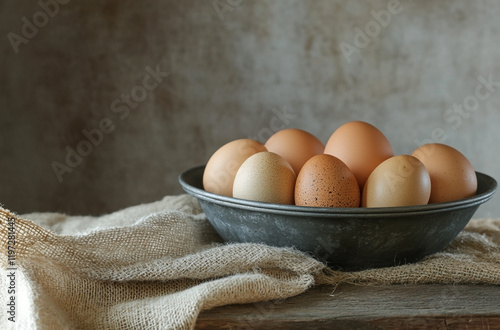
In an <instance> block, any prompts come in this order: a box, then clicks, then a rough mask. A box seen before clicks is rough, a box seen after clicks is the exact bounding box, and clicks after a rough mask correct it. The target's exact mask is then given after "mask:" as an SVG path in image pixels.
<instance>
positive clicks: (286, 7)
mask: <svg viewBox="0 0 500 330" xmlns="http://www.w3.org/2000/svg"><path fill="white" fill-rule="evenodd" d="M43 3H49V4H51V5H49V6H45V7H46V9H45V11H46V12H49V14H50V15H47V14H45V15H44V14H43V13H44V12H43V10H44V9H43V6H42V5H41V4H43ZM54 3H56V2H54V0H42V1H41V2H36V1H29V2H28V1H23V2H20V1H4V2H2V4H0V10H1V13H0V35H1V36H2V39H1V42H0V70H1V71H0V111H1V130H0V155H1V158H0V202H1V203H3V204H4V205H5V206H6V207H8V208H10V209H12V210H16V211H18V212H30V211H35V210H36V211H64V212H69V213H73V214H82V213H85V214H89V213H90V214H98V213H103V212H109V211H113V210H116V209H119V208H122V207H126V206H129V205H133V204H138V203H141V202H149V201H154V200H157V199H160V198H161V197H162V196H164V195H167V194H177V193H181V188H180V186H179V184H178V183H177V176H178V174H179V173H180V172H181V171H183V170H185V169H187V168H190V167H192V166H195V165H199V164H202V163H204V162H206V161H207V160H208V158H209V156H210V155H211V154H212V153H213V152H214V151H215V150H216V149H217V148H218V147H219V146H221V145H222V144H224V143H226V142H228V141H229V140H232V139H236V138H240V137H257V138H260V139H265V138H267V137H268V134H269V132H270V129H271V125H270V123H271V119H272V118H274V117H275V116H278V114H281V115H280V116H281V117H282V119H283V122H284V126H286V127H299V128H302V129H305V130H308V131H310V132H311V133H313V134H315V135H317V136H318V137H319V138H320V139H321V140H322V141H324V142H326V140H327V139H328V137H329V136H330V134H331V133H332V132H333V131H334V130H335V129H336V128H337V127H338V126H339V125H341V124H342V123H344V122H346V121H349V120H365V121H368V122H370V123H372V124H374V125H375V126H377V127H379V128H380V129H381V130H382V131H383V132H384V133H385V134H386V135H387V137H388V138H389V140H390V141H391V142H392V144H393V146H394V149H395V151H396V153H410V152H411V151H412V150H413V149H414V148H415V147H416V146H417V145H418V144H419V143H422V142H424V140H426V139H430V138H432V135H433V131H434V132H438V133H439V132H441V133H442V132H444V133H445V134H446V140H445V141H444V143H447V144H449V145H451V146H453V147H455V148H457V149H459V150H460V151H462V152H463V153H464V154H465V155H466V156H467V157H468V158H469V159H470V160H471V162H472V163H473V165H474V166H475V168H476V169H477V170H479V171H482V172H485V173H488V174H490V175H492V176H494V177H496V178H497V179H500V155H499V153H498V150H499V148H498V146H499V145H500V135H499V134H498V125H499V123H500V110H499V109H500V84H499V85H498V86H490V90H489V91H488V90H487V89H485V88H480V90H479V92H480V93H482V94H480V97H481V98H482V100H479V101H478V103H477V104H475V103H474V102H475V100H476V99H475V97H474V95H475V93H476V88H477V86H478V84H480V83H479V81H478V77H484V78H485V79H486V80H488V79H491V80H493V81H495V82H496V81H499V82H500V62H499V61H498V59H499V58H500V46H499V43H498V35H499V33H500V20H498V17H500V5H499V4H498V2H495V1H493V0H489V1H467V0H457V1H431V0H425V1H403V0H402V1H401V2H400V3H398V2H395V1H392V0H391V1H385V0H374V1H370V2H363V1H345V0H342V1H306V0H304V1H289V0H273V1H248V0H232V1H229V0H228V1H227V2H226V0H217V1H158V0H156V1H132V0H129V1H121V0H120V1H118V0H104V1H102V0H99V1H97V0H90V1H78V2H77V1H68V0H64V1H63V0H60V3H61V4H59V5H58V8H57V7H56V6H54ZM214 4H215V6H214ZM382 9H385V10H386V13H387V12H389V13H391V14H390V16H388V15H385V16H384V15H377V14H374V13H380V10H382ZM372 11H374V12H372ZM375 16H380V17H378V18H379V21H380V22H381V23H376V19H375ZM24 17H25V18H24ZM34 20H35V23H36V24H38V26H39V27H36V26H34V28H35V29H36V30H35V29H33V26H31V29H30V24H29V23H26V21H29V22H32V23H33V21H34ZM357 28H361V29H363V30H364V29H365V28H367V29H368V32H367V33H368V35H366V36H365V37H363V36H361V37H360V33H359V32H357V31H358V30H357ZM14 34H15V35H16V36H14ZM340 45H343V46H342V47H343V48H342V47H341V46H340ZM356 46H357V47H356ZM355 47H356V48H355ZM16 51H17V52H16ZM346 55H348V56H346ZM155 71H159V72H156V73H155ZM493 85H494V84H493ZM483 96H484V97H483ZM464 102H465V103H467V104H466V105H465V106H463V110H460V106H458V107H457V106H455V108H454V104H457V105H460V104H463V103H464ZM467 108H468V109H469V110H467ZM283 113H285V114H286V115H285V116H284V115H283ZM96 129H99V131H100V132H102V137H101V133H98V132H97V131H96ZM436 129H438V130H436ZM83 130H86V131H87V132H90V133H89V134H87V135H90V136H91V138H88V137H86V136H85V134H84V133H82V131H83ZM439 130H441V131H439ZM89 140H90V142H89ZM82 141H87V142H82ZM91 142H94V144H92V143H91ZM68 148H70V149H73V150H75V149H78V148H80V151H81V152H84V153H88V155H87V156H85V157H82V159H78V158H75V157H69V158H68V160H66V157H67V154H68V150H70V149H68ZM73 156H74V155H73ZM67 161H68V162H67ZM53 162H58V163H60V164H63V165H65V166H67V165H68V164H69V165H71V166H73V167H67V168H66V170H71V172H64V173H63V174H61V175H60V178H58V177H57V175H56V173H55V171H54V169H53V166H52V164H53ZM59 171H64V169H63V168H62V167H61V168H59ZM59 179H62V181H61V180H59ZM497 195H498V194H497ZM498 201H499V197H498V196H496V197H495V198H494V199H493V200H492V201H491V202H489V203H488V204H486V205H484V206H482V207H481V208H480V210H479V211H478V213H477V216H495V217H498V216H500V203H498Z"/></svg>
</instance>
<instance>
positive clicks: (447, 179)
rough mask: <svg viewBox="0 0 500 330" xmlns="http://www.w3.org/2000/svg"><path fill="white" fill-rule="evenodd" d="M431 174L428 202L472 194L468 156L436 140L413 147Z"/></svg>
mask: <svg viewBox="0 0 500 330" xmlns="http://www.w3.org/2000/svg"><path fill="white" fill-rule="evenodd" d="M412 156H414V157H416V158H418V159H419V160H420V161H421V162H422V163H423V164H424V165H425V168H426V169H427V171H428V172H429V176H430V177H431V197H430V200H429V203H440V202H448V201H453V200H458V199H462V198H466V197H471V196H474V195H475V194H476V190H477V177H476V172H475V171H474V168H473V167H472V165H471V163H470V162H469V160H468V159H467V158H466V157H465V156H464V155H463V154H462V153H460V151H458V150H456V149H454V148H452V147H450V146H447V145H444V144H440V143H430V144H425V145H423V146H421V147H419V148H417V149H415V151H413V153H412Z"/></svg>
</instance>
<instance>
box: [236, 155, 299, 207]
mask: <svg viewBox="0 0 500 330" xmlns="http://www.w3.org/2000/svg"><path fill="white" fill-rule="evenodd" d="M294 187H295V172H294V171H293V169H292V167H291V166H290V164H288V162H287V161H286V160H284V159H283V158H282V157H281V156H280V155H278V154H275V153H273V152H259V153H257V154H255V155H253V156H250V157H248V159H247V160H245V162H244V163H243V164H242V165H241V166H240V169H239V170H238V172H237V173H236V177H235V179H234V184H233V197H236V198H242V199H248V200H253V201H259V202H267V203H277V204H293V192H294Z"/></svg>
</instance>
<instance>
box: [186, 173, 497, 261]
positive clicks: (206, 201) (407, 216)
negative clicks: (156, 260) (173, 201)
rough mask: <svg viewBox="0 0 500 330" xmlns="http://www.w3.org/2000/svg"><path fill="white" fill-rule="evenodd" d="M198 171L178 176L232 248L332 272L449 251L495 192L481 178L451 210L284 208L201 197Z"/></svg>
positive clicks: (487, 180) (490, 183)
mask: <svg viewBox="0 0 500 330" xmlns="http://www.w3.org/2000/svg"><path fill="white" fill-rule="evenodd" d="M204 169H205V167H204V166H199V167H195V168H192V169H190V170H187V171H185V172H184V173H182V174H181V175H180V176H179V182H180V184H181V185H182V187H183V189H184V190H185V191H186V192H187V193H188V194H190V195H192V196H194V197H196V198H197V199H198V200H199V202H200V204H201V207H202V208H203V211H204V212H205V214H206V216H207V218H208V221H210V223H211V224H212V226H213V227H214V228H215V230H216V231H217V232H218V233H219V235H220V236H221V237H222V238H223V239H224V240H225V241H227V242H250V243H264V244H267V245H272V246H278V247H295V248H297V249H299V250H301V251H304V252H308V253H311V254H312V255H313V256H315V257H316V258H317V259H318V260H321V261H323V262H326V264H327V265H328V266H329V267H331V268H334V269H343V270H360V269H367V268H374V267H386V266H394V265H400V264H404V263H410V262H414V261H417V260H419V259H421V258H423V257H425V256H427V255H430V254H433V253H436V252H439V251H441V250H442V249H444V248H445V247H446V246H447V245H448V244H449V243H450V242H451V241H452V240H453V239H454V238H455V237H456V236H457V235H458V233H459V232H460V231H461V230H462V229H464V227H465V226H466V225H467V223H468V222H469V220H470V219H471V218H472V215H473V214H474V212H475V211H476V210H477V209H478V207H479V205H481V204H482V203H485V202H486V201H488V200H489V199H490V198H491V197H492V196H493V194H494V193H495V191H496V187H497V182H496V181H495V179H493V178H492V177H490V176H488V175H486V174H483V173H479V172H476V175H477V180H478V189H477V193H476V195H475V196H473V197H470V198H465V199H461V200H456V201H452V202H446V203H435V204H427V205H419V206H404V207H378V208H361V207H359V208H331V207H307V206H296V205H281V204H271V203H263V202H255V201H249V200H243V199H239V198H233V197H227V196H221V195H217V194H213V193H210V192H207V191H205V190H203V171H204Z"/></svg>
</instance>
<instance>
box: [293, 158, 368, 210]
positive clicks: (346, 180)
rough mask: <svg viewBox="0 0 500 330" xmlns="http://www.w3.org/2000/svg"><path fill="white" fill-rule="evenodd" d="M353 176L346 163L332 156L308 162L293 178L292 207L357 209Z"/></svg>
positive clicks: (356, 191) (357, 198)
mask: <svg viewBox="0 0 500 330" xmlns="http://www.w3.org/2000/svg"><path fill="white" fill-rule="evenodd" d="M359 203H360V192H359V186H358V182H357V181H356V177H355V176H354V174H353V173H352V172H351V170H349V168H348V167H347V165H346V164H344V163H343V162H342V161H341V160H340V159H338V158H336V157H334V156H332V155H326V154H323V155H317V156H313V157H312V158H311V159H309V160H308V161H307V162H306V163H305V164H304V166H302V169H301V170H300V172H299V175H298V176H297V182H296V183H295V204H296V205H301V206H317V207H358V206H359Z"/></svg>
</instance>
